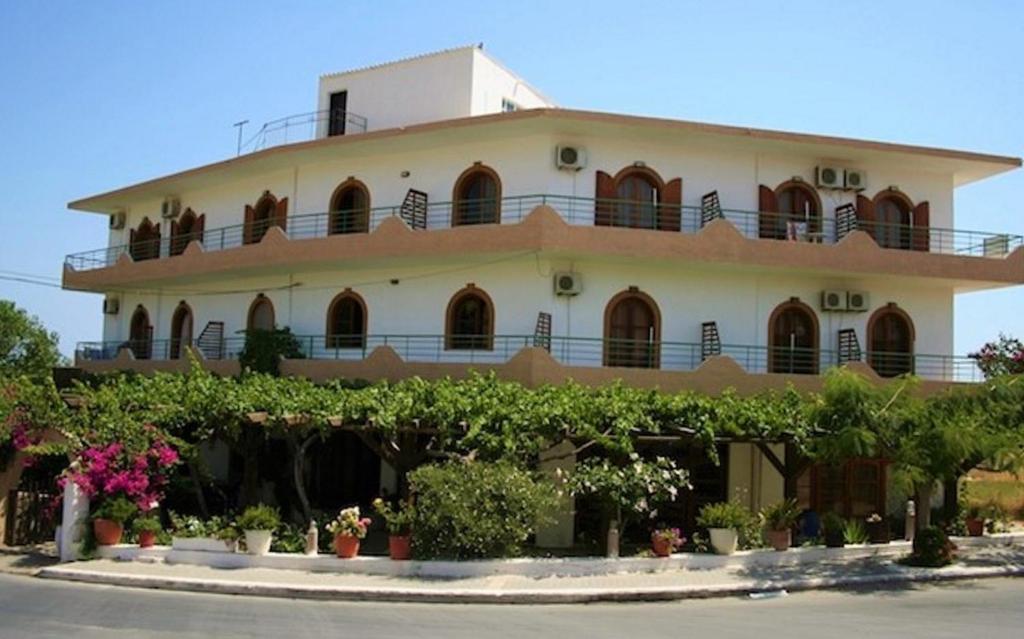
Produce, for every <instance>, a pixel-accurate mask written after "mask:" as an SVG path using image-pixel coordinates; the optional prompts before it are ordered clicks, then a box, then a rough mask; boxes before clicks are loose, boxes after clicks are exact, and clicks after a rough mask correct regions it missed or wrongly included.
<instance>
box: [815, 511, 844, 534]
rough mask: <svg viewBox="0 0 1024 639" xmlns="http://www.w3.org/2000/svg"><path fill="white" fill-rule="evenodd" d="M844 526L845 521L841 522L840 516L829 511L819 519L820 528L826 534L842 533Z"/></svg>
mask: <svg viewBox="0 0 1024 639" xmlns="http://www.w3.org/2000/svg"><path fill="white" fill-rule="evenodd" d="M845 526H846V521H845V520H843V518H842V516H841V515H840V514H839V513H837V512H834V511H829V512H827V513H825V514H824V515H822V517H821V527H822V528H824V529H825V530H826V531H828V532H832V531H840V532H841V531H842V530H843V528H844V527H845Z"/></svg>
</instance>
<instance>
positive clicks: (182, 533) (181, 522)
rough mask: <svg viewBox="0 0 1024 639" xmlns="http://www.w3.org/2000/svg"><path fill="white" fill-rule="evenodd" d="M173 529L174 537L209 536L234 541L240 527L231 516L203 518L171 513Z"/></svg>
mask: <svg viewBox="0 0 1024 639" xmlns="http://www.w3.org/2000/svg"><path fill="white" fill-rule="evenodd" d="M170 517H171V530H172V533H173V536H174V537H185V538H190V537H208V538H213V539H223V540H224V541H233V540H236V539H238V537H239V535H238V528H237V527H236V526H235V524H234V522H233V521H231V518H230V517H219V516H213V517H210V518H209V519H206V520H203V519H201V518H199V517H195V516H192V515H189V516H182V515H178V514H177V513H174V512H172V513H170Z"/></svg>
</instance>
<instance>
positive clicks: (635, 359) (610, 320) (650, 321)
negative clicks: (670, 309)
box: [604, 290, 661, 368]
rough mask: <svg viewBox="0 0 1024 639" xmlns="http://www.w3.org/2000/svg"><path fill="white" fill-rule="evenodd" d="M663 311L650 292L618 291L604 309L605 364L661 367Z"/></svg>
mask: <svg viewBox="0 0 1024 639" xmlns="http://www.w3.org/2000/svg"><path fill="white" fill-rule="evenodd" d="M660 342H661V313H660V312H659V311H658V305H657V304H655V303H654V300H653V299H651V297H650V296H649V295H645V294H644V293H641V292H639V291H636V290H629V291H624V292H622V293H619V294H618V295H616V296H615V297H613V298H612V299H611V301H610V302H608V306H607V307H606V308H605V312H604V343H605V345H604V365H605V366H628V367H631V368H658V366H659V364H660V362H659V360H660V348H659V346H660Z"/></svg>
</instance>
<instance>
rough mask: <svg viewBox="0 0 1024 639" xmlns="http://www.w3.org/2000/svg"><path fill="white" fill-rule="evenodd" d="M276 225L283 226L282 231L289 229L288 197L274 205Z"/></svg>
mask: <svg viewBox="0 0 1024 639" xmlns="http://www.w3.org/2000/svg"><path fill="white" fill-rule="evenodd" d="M274 225H275V226H278V227H280V228H281V230H282V231H287V230H288V198H286V197H283V198H281V199H280V200H278V201H277V206H275V207H274Z"/></svg>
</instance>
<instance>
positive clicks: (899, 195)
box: [871, 189, 914, 218]
mask: <svg viewBox="0 0 1024 639" xmlns="http://www.w3.org/2000/svg"><path fill="white" fill-rule="evenodd" d="M887 199H888V200H896V201H898V202H899V203H901V204H903V205H904V206H905V207H907V216H908V218H909V217H910V216H911V215H912V214H913V212H914V201H913V200H911V199H910V197H909V196H908V195H907V194H906V193H904V192H903V191H901V190H899V189H882V190H881V191H879V192H878V193H876V194H875V197H874V198H872V200H871V201H872V202H873V203H874V205H875V207H876V209H875V210H877V207H878V205H879V204H880V203H881V202H882V200H887Z"/></svg>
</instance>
